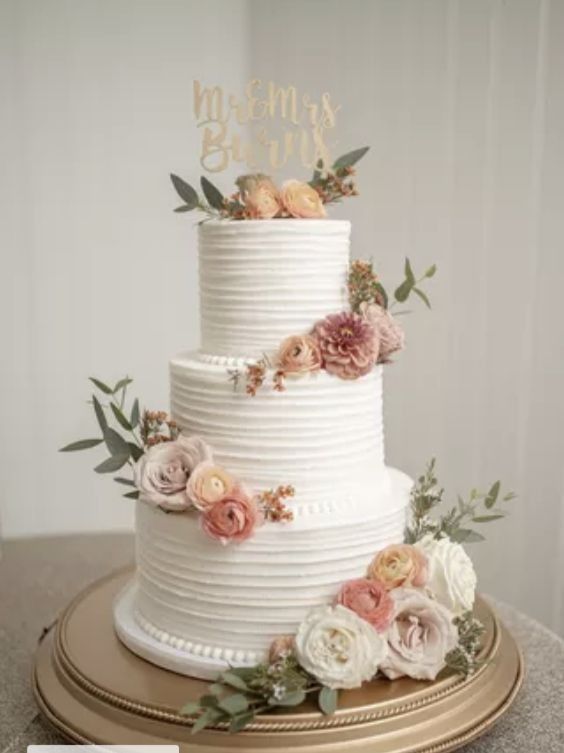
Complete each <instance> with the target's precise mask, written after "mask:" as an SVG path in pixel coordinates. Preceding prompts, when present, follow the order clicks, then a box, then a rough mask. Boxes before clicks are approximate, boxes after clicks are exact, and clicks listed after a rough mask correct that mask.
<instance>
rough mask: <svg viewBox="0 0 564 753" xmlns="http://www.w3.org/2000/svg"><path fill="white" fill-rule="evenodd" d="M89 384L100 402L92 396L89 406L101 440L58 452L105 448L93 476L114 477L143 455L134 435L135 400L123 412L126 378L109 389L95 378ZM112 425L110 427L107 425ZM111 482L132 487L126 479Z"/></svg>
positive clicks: (133, 496)
mask: <svg viewBox="0 0 564 753" xmlns="http://www.w3.org/2000/svg"><path fill="white" fill-rule="evenodd" d="M89 380H90V382H92V384H93V385H94V386H95V387H96V389H97V390H98V392H99V393H100V398H99V397H98V396H97V395H92V401H91V404H92V407H93V409H94V414H95V416H96V421H97V424H98V428H99V429H100V433H101V435H102V436H101V437H96V438H93V439H81V440H79V441H78V442H72V443H71V444H68V445H66V446H65V447H62V448H61V450H60V451H61V452H75V451H77V450H88V449H91V448H93V447H98V446H99V445H101V444H105V446H106V449H107V451H108V457H106V458H105V459H104V460H102V462H100V463H98V465H96V467H95V468H94V470H95V471H96V473H101V474H104V473H115V472H116V471H119V470H120V469H121V468H123V467H124V466H125V465H129V466H133V464H134V463H135V462H136V461H137V460H139V458H140V457H142V455H143V453H144V452H145V448H144V446H143V443H142V441H141V440H140V439H139V437H138V436H137V433H136V431H135V430H136V428H137V426H138V424H139V420H140V409H139V400H138V399H137V398H136V399H135V400H134V401H133V404H132V407H131V410H130V411H126V410H125V403H126V398H127V390H128V387H129V385H130V384H131V383H132V382H133V380H132V379H131V378H130V377H127V376H126V377H124V378H123V379H119V380H118V381H117V382H116V384H115V385H114V386H113V387H110V386H109V385H108V383H107V382H104V381H102V380H100V379H97V378H95V377H89ZM127 415H130V418H127ZM112 422H113V423H114V425H111V423H112ZM114 480H115V481H116V483H118V484H122V485H127V486H135V485H134V483H133V481H132V480H131V479H128V478H124V477H121V476H118V477H115V479H114ZM123 496H124V497H127V498H128V499H137V498H138V496H139V492H138V491H137V490H134V491H130V492H127V493H126V494H124V495H123Z"/></svg>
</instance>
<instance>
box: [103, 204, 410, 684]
mask: <svg viewBox="0 0 564 753" xmlns="http://www.w3.org/2000/svg"><path fill="white" fill-rule="evenodd" d="M350 231H351V227H350V223H349V222H348V221H341V220H329V219H306V218H300V219H292V218H284V219H279V218H277V219H270V220H269V219H256V220H253V219H245V220H240V221H230V220H226V219H219V220H212V221H209V222H205V223H203V224H201V225H200V226H199V231H198V232H199V279H200V311H201V317H200V321H201V348H200V350H199V351H197V352H192V353H183V354H181V355H179V356H177V357H175V358H173V359H172V360H171V362H170V393H171V415H172V418H173V420H174V425H176V426H177V427H178V429H179V430H180V431H181V432H182V435H183V436H187V437H197V438H199V439H200V440H202V441H203V443H205V445H206V447H208V448H209V449H210V451H211V452H212V453H213V463H214V464H215V465H216V466H217V467H221V468H223V469H226V470H227V471H228V473H229V474H230V475H232V476H233V477H236V478H238V479H241V480H243V481H244V484H245V487H246V488H248V489H250V490H254V491H255V492H260V491H264V490H272V489H275V488H276V487H280V486H281V485H282V486H285V487H287V488H289V489H291V490H292V493H293V496H292V499H291V501H288V502H287V510H288V511H290V514H289V515H287V516H286V518H285V520H283V522H280V521H277V520H275V519H271V520H268V519H266V520H264V521H263V522H262V524H261V525H258V526H257V527H256V530H254V531H253V535H252V537H248V538H245V540H241V541H238V542H237V543H225V541H224V542H223V543H224V545H222V544H221V543H218V541H217V540H214V538H212V537H210V536H208V535H206V533H205V532H204V531H202V526H201V525H200V521H199V519H198V517H197V516H194V515H189V514H187V515H177V514H175V513H174V512H168V514H167V512H166V511H165V510H166V506H165V510H163V509H162V506H160V505H155V504H150V503H148V501H147V499H146V498H145V495H144V493H143V488H142V485H141V495H140V498H139V500H138V501H137V503H136V504H137V510H136V561H137V569H136V574H135V577H134V580H133V582H132V583H131V585H130V586H129V588H128V589H127V591H126V592H125V593H124V594H123V595H122V596H121V597H120V599H119V600H118V602H117V604H116V608H115V625H116V629H117V632H118V635H119V637H120V638H121V639H122V641H123V642H124V643H125V644H126V645H127V646H128V647H129V648H131V649H132V650H133V651H135V652H136V653H138V654H140V655H142V656H143V657H145V658H147V659H149V660H150V661H152V662H154V663H156V664H159V665H161V666H164V667H167V668H169V669H173V670H175V671H177V672H179V673H183V674H187V675H191V676H194V677H201V678H214V677H215V676H216V675H217V673H218V672H219V671H220V670H221V669H224V668H226V667H228V666H245V665H248V666H252V665H255V664H257V662H260V661H262V660H264V659H265V657H266V656H267V652H268V649H269V646H270V645H271V643H272V641H273V640H274V639H275V638H276V637H277V636H280V635H286V634H295V633H296V630H297V628H298V626H299V625H300V623H301V622H302V621H303V619H304V618H305V616H306V615H307V614H308V612H310V610H311V609H312V608H314V607H319V606H322V605H328V604H330V603H332V601H333V599H334V596H335V593H336V592H337V591H338V590H339V586H340V585H341V584H342V583H343V582H344V581H347V580H350V579H354V578H359V577H361V576H362V575H363V574H364V573H365V572H366V568H367V566H368V564H369V562H370V560H371V559H372V557H373V555H374V552H376V551H378V550H381V549H383V548H384V547H386V546H387V545H389V544H394V543H398V542H401V541H402V540H403V532H404V528H405V524H406V507H407V504H408V499H409V490H410V488H411V481H410V479H409V478H408V477H407V476H405V475H404V474H403V473H401V472H399V471H397V470H394V469H391V468H389V467H387V466H386V465H385V456H384V431H383V419H382V395H383V385H382V368H383V367H382V365H374V364H373V363H372V364H371V368H369V369H363V370H362V371H365V372H366V373H362V374H361V375H357V374H355V377H357V378H346V377H347V376H350V375H347V374H340V376H343V377H344V378H339V375H336V374H335V373H331V372H330V371H328V370H327V369H323V368H318V369H304V370H299V373H297V374H293V373H292V372H291V370H290V372H288V373H286V374H284V376H285V381H284V385H283V388H280V382H276V380H275V375H276V373H278V374H279V375H280V374H282V373H283V370H278V371H277V365H279V364H278V361H277V353H278V352H279V348H280V344H281V343H282V342H284V341H285V339H286V338H291V337H292V336H293V335H295V333H307V332H310V331H312V329H313V328H314V326H315V325H316V323H317V322H319V321H320V320H323V319H324V317H326V316H327V315H328V314H330V313H331V312H341V311H344V310H346V309H347V308H348V305H349V304H348V289H347V280H348V275H349V264H350V247H349V240H350ZM290 344H291V343H290ZM296 353H297V351H296ZM257 363H260V364H262V371H260V372H259V377H260V378H259V380H258V384H257V382H256V381H255V382H254V383H252V384H251V387H249V385H248V384H247V389H245V385H244V384H243V382H244V380H245V378H246V376H247V374H248V372H249V369H250V370H251V375H252V369H253V366H254V365H256V364H257ZM255 368H256V366H255ZM334 371H335V370H334ZM272 375H273V378H274V380H275V381H274V386H273V385H272V384H270V378H271V376H272ZM253 384H254V387H253V386H252V385H253ZM276 386H278V387H279V388H278V389H276ZM173 509H174V508H173ZM290 518H291V519H290Z"/></svg>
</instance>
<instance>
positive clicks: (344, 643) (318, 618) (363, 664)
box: [295, 604, 388, 689]
mask: <svg viewBox="0 0 564 753" xmlns="http://www.w3.org/2000/svg"><path fill="white" fill-rule="evenodd" d="M295 649H296V655H297V657H298V661H299V662H300V664H301V666H302V667H303V668H304V669H305V670H306V671H307V672H309V673H310V674H312V675H313V676H314V677H315V678H316V679H317V680H319V682H320V683H321V684H322V685H325V686H327V687H328V688H335V689H337V688H357V687H359V686H360V685H362V683H363V682H364V681H365V680H371V679H372V678H373V677H374V675H375V674H376V672H377V671H378V667H379V665H380V663H381V662H382V661H383V659H384V657H385V656H386V654H387V650H388V649H387V645H386V640H385V638H383V637H382V636H381V635H380V634H379V633H377V632H376V630H375V629H374V628H373V627H372V625H370V624H369V623H368V622H366V621H365V620H363V619H362V618H361V617H359V616H358V615H356V614H355V613H354V612H352V611H351V610H350V609H347V608H346V607H343V606H341V605H340V604H339V605H337V606H334V607H320V608H319V609H315V610H313V611H312V612H310V613H309V614H308V616H307V617H306V618H305V620H304V621H303V622H302V624H301V625H300V627H299V629H298V633H297V635H296V640H295Z"/></svg>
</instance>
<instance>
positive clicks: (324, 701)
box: [317, 687, 338, 716]
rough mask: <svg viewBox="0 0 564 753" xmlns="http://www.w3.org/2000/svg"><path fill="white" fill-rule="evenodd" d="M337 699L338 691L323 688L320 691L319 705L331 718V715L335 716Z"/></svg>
mask: <svg viewBox="0 0 564 753" xmlns="http://www.w3.org/2000/svg"><path fill="white" fill-rule="evenodd" d="M337 698H338V694H337V691H336V690H334V689H333V688H325V687H323V688H321V690H320V691H319V696H318V697H317V703H318V705H319V708H320V709H321V711H322V712H323V713H324V714H326V715H327V716H330V715H331V714H334V713H335V710H336V709H337Z"/></svg>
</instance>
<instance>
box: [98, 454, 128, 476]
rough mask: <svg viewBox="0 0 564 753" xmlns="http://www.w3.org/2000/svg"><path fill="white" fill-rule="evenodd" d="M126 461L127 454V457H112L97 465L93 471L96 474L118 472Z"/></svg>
mask: <svg viewBox="0 0 564 753" xmlns="http://www.w3.org/2000/svg"><path fill="white" fill-rule="evenodd" d="M128 460H129V453H127V455H112V456H111V457H109V458H107V459H106V460H104V462H103V463H100V465H97V466H96V468H94V470H95V471H96V473H114V471H119V469H120V468H121V467H122V466H124V465H125V464H126V463H127V461H128Z"/></svg>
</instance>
